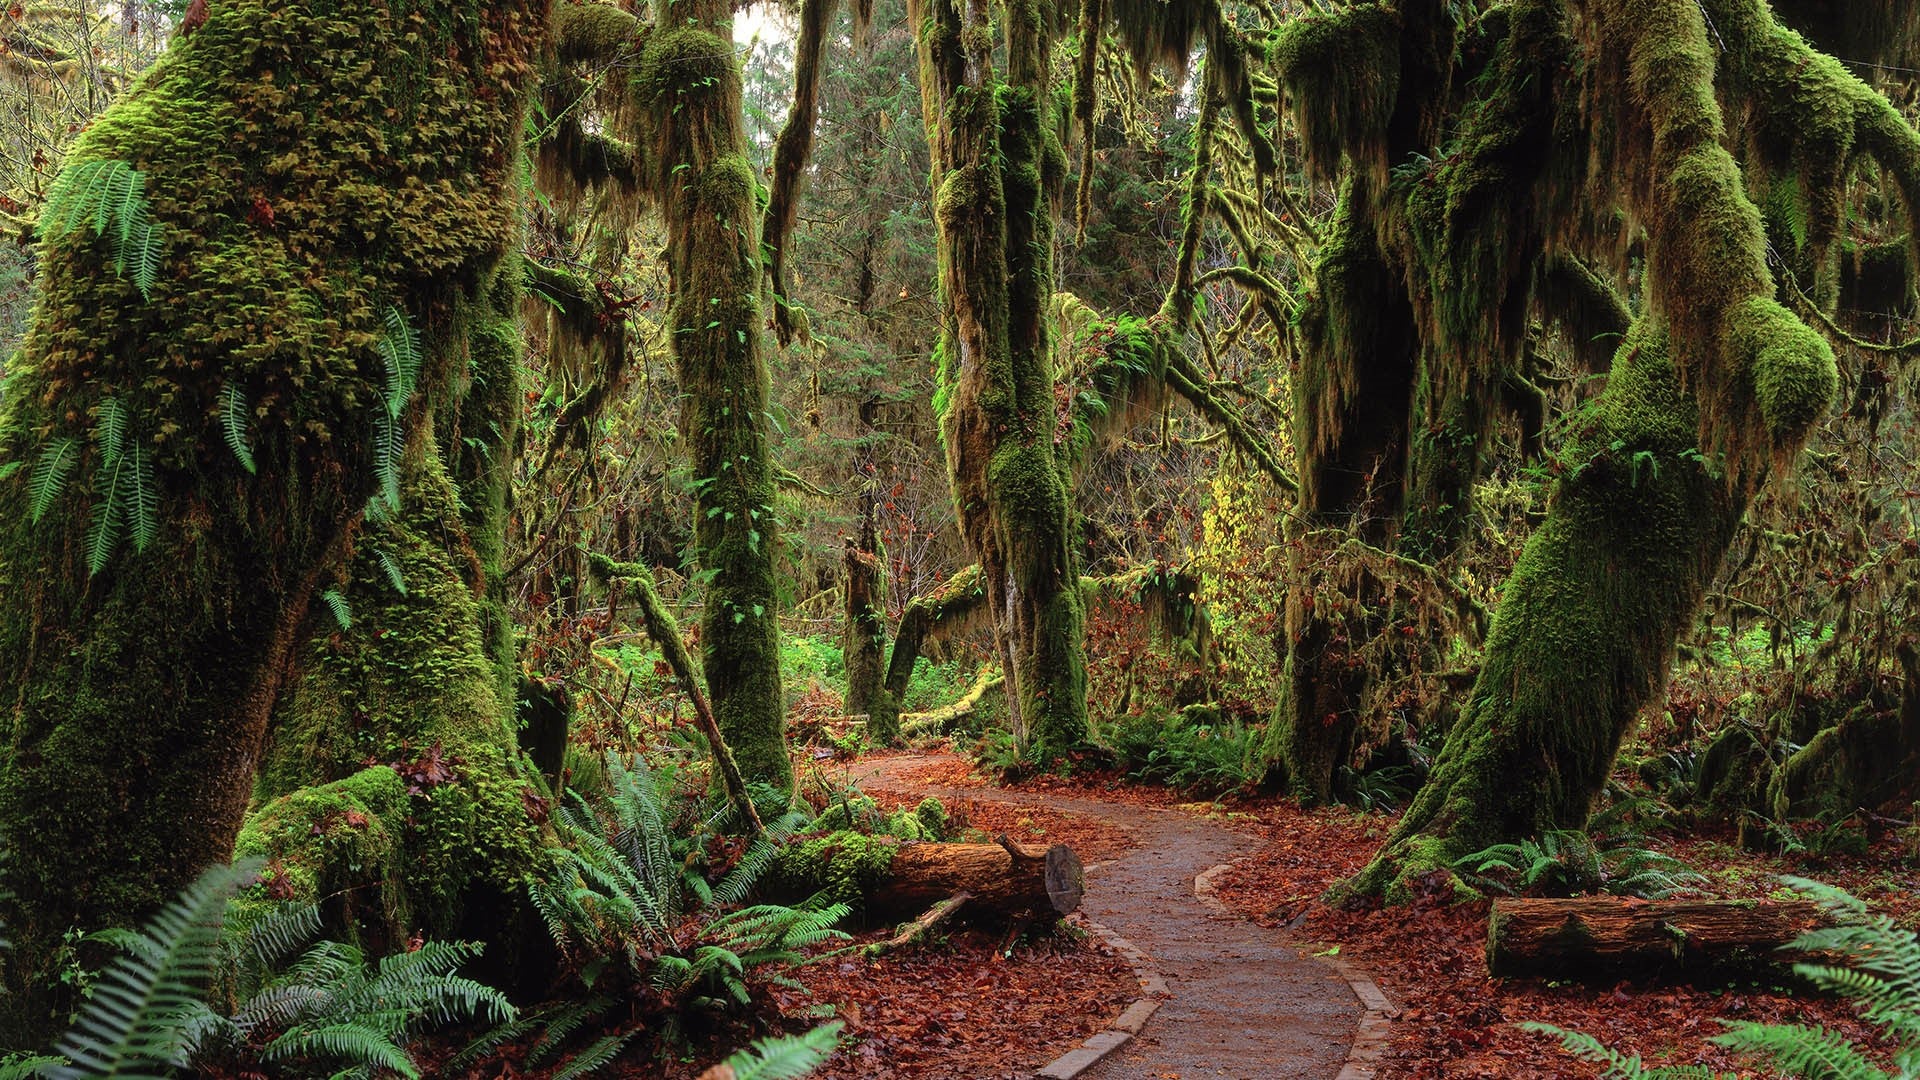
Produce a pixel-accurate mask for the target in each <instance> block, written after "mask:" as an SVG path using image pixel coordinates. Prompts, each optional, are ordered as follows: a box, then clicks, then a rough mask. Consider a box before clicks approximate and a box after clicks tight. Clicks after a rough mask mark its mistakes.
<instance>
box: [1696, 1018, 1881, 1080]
mask: <svg viewBox="0 0 1920 1080" xmlns="http://www.w3.org/2000/svg"><path fill="white" fill-rule="evenodd" d="M1723 1023H1726V1024H1727V1030H1726V1032H1725V1033H1723V1034H1720V1035H1715V1036H1714V1037H1713V1038H1712V1039H1711V1040H1709V1041H1711V1042H1714V1043H1717V1044H1719V1045H1721V1046H1724V1047H1727V1048H1728V1049H1731V1050H1737V1051H1740V1052H1741V1053H1746V1054H1753V1055H1756V1056H1759V1057H1763V1058H1765V1059H1766V1061H1767V1064H1768V1065H1769V1066H1770V1067H1771V1068H1772V1069H1773V1070H1774V1071H1776V1072H1779V1073H1781V1074H1783V1075H1786V1076H1793V1077H1799V1078H1800V1080H1887V1074H1886V1073H1884V1072H1882V1071H1880V1069H1879V1068H1878V1067H1877V1066H1875V1065H1874V1064H1873V1063H1872V1062H1870V1061H1868V1060H1867V1058H1866V1057H1865V1056H1864V1055H1862V1054H1861V1053H1860V1052H1859V1051H1858V1050H1855V1049H1854V1048H1853V1045H1852V1044H1851V1043H1849V1042H1848V1041H1847V1040H1846V1039H1845V1038H1844V1037H1842V1036H1839V1035H1836V1034H1834V1033H1833V1032H1830V1031H1825V1030H1822V1029H1820V1028H1814V1027H1807V1026H1805V1025H1800V1024H1756V1023H1753V1022H1752V1021H1740V1022H1737V1023H1736V1022H1727V1021H1723Z"/></svg>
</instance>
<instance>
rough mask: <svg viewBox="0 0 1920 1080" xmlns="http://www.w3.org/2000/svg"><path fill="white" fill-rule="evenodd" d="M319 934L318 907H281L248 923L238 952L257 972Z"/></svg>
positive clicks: (273, 963)
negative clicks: (242, 953)
mask: <svg viewBox="0 0 1920 1080" xmlns="http://www.w3.org/2000/svg"><path fill="white" fill-rule="evenodd" d="M319 932H320V907H319V905H318V904H285V905H282V906H279V907H276V908H274V909H273V910H272V911H269V912H268V913H267V914H265V915H263V916H261V917H260V918H259V919H256V920H255V921H254V922H252V923H251V924H249V925H248V926H247V928H246V930H245V932H244V935H242V937H243V940H242V941H241V951H243V952H244V953H245V954H246V958H247V960H248V962H249V963H250V964H252V965H253V966H254V967H255V968H256V969H257V970H260V971H265V970H268V969H270V968H271V967H272V966H273V965H275V964H277V963H279V962H280V961H281V960H282V959H285V958H286V957H288V956H292V955H293V952H294V950H295V949H298V948H299V947H300V946H302V945H305V944H306V943H307V942H309V941H312V940H313V937H314V935H315V934H318V933H319Z"/></svg>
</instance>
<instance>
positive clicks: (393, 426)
mask: <svg viewBox="0 0 1920 1080" xmlns="http://www.w3.org/2000/svg"><path fill="white" fill-rule="evenodd" d="M373 469H374V473H375V475H376V476H378V477H379V480H380V494H379V495H377V496H376V498H377V499H380V500H383V501H385V503H386V504H387V505H386V509H388V510H389V511H395V512H397V511H398V510H399V509H400V425H399V422H398V421H396V420H395V419H394V418H393V417H391V416H388V415H387V414H386V413H384V412H383V413H376V414H375V415H374V418H373Z"/></svg>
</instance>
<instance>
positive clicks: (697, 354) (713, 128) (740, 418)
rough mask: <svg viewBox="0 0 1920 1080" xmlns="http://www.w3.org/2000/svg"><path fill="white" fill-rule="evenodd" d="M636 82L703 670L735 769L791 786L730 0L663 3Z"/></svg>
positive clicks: (755, 215) (748, 183)
mask: <svg viewBox="0 0 1920 1080" xmlns="http://www.w3.org/2000/svg"><path fill="white" fill-rule="evenodd" d="M655 21H656V23H657V24H658V25H659V26H660V27H661V29H657V30H656V31H655V32H653V33H652V34H651V35H649V36H648V39H647V43H646V47H645V49H644V51H643V52H642V54H641V60H640V66H639V69H638V71H637V72H636V74H635V76H634V80H633V84H632V94H633V101H634V104H635V106H636V108H635V109H634V110H633V111H634V114H635V119H636V122H637V123H638V124H639V126H640V127H641V128H643V129H644V131H643V132H640V133H637V137H638V135H641V134H643V135H645V136H646V137H648V138H650V139H651V140H652V150H651V159H652V160H653V162H654V163H655V167H656V169H657V170H658V173H657V176H656V179H655V187H656V189H657V192H656V193H657V194H658V196H659V197H660V199H661V203H662V207H663V209H664V211H665V216H666V225H667V233H668V236H669V241H670V242H669V244H668V257H669V260H670V261H671V263H672V265H671V279H672V281H673V287H674V294H673V302H672V311H671V321H672V324H673V331H672V334H671V335H670V340H671V341H672V344H673V350H674V356H675V359H676V361H677V364H678V369H679V375H680V388H681V391H682V393H683V395H684V397H683V399H682V400H683V405H682V412H681V420H680V424H681V431H682V434H683V435H684V436H685V437H686V440H687V445H688V449H689V456H690V461H689V467H690V471H691V472H692V474H693V476H694V477H695V481H696V484H697V489H696V491H697V493H696V495H695V499H694V547H695V552H696V554H697V556H698V559H699V564H700V577H701V580H702V581H703V583H704V586H705V588H704V592H705V595H704V597H703V601H704V602H703V605H702V614H701V627H700V642H701V649H702V651H703V653H704V657H703V664H702V667H703V669H704V671H705V674H706V680H707V691H708V695H709V697H710V699H711V702H712V705H713V711H714V715H715V718H716V719H717V720H718V721H719V724H720V730H721V733H722V734H723V736H724V737H725V738H726V740H727V742H728V744H729V746H730V748H731V750H732V752H733V756H734V759H735V761H736V762H737V763H738V765H739V767H740V771H741V773H742V775H743V776H744V777H745V778H746V779H747V780H748V781H751V782H761V783H766V784H769V785H771V786H773V787H775V788H779V789H781V790H786V789H788V788H790V787H791V786H792V782H793V776H792V765H791V763H790V762H789V760H788V758H787V751H786V736H785V709H784V704H785V703H784V697H783V694H782V688H781V674H780V628H779V624H778V622H777V619H776V611H775V609H776V607H777V605H778V602H779V598H778V591H777V589H776V586H775V575H774V568H773V563H774V558H775V553H776V552H777V551H778V550H779V543H780V541H779V522H778V520H777V519H776V517H775V514H774V497H773V473H772V462H771V458H770V454H769V449H768V441H767V430H766V428H767V415H768V412H767V408H768V396H769V390H768V375H767V365H766V358H765V355H764V352H763V348H762V340H761V334H762V330H763V326H764V322H765V320H764V319H763V318H762V313H761V310H760V294H761V269H762V267H761V252H760V237H759V207H758V205H757V203H756V200H757V197H758V196H757V190H758V184H757V182H756V180H755V178H754V176H753V173H752V170H751V168H750V167H749V166H748V164H747V157H746V153H747V144H746V133H745V130H744V128H743V126H742V111H741V98H740V71H739V65H738V62H737V60H736V58H735V56H734V52H733V43H732V36H731V24H732V7H731V5H729V4H727V3H725V2H723V0H681V2H678V3H662V4H660V5H658V12H657V17H656V20H655Z"/></svg>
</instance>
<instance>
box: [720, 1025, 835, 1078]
mask: <svg viewBox="0 0 1920 1080" xmlns="http://www.w3.org/2000/svg"><path fill="white" fill-rule="evenodd" d="M839 1047H840V1024H839V1022H838V1021H835V1022H834V1023H831V1024H822V1025H821V1026H819V1027H817V1028H814V1029H813V1030H812V1031H809V1032H807V1033H806V1034H805V1035H787V1036H781V1037H778V1038H771V1039H759V1040H756V1041H755V1042H754V1044H753V1045H752V1047H750V1048H748V1049H746V1050H741V1051H739V1052H738V1053H736V1054H734V1055H732V1056H731V1057H729V1058H727V1067H728V1068H730V1069H732V1070H733V1080H801V1078H802V1077H805V1076H810V1075H812V1073H813V1071H814V1070H815V1069H818V1068H819V1067H820V1064H821V1063H822V1062H824V1061H826V1060H827V1057H828V1056H829V1055H831V1054H832V1053H833V1052H834V1051H835V1050H837V1049H839Z"/></svg>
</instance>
